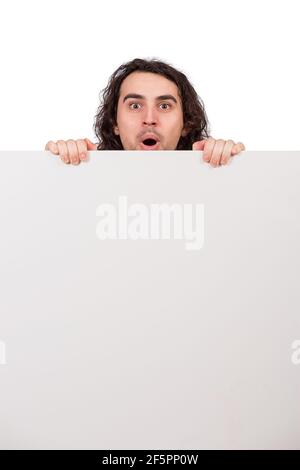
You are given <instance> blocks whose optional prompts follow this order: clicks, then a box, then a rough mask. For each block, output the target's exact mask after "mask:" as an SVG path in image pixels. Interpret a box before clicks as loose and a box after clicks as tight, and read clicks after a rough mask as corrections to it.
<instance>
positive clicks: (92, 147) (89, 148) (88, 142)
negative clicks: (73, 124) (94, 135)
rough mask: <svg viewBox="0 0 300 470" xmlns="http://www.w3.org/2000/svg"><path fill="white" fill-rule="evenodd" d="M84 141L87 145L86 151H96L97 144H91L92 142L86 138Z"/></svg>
mask: <svg viewBox="0 0 300 470" xmlns="http://www.w3.org/2000/svg"><path fill="white" fill-rule="evenodd" d="M84 141H85V142H86V144H87V149H88V150H97V144H93V142H91V141H90V139H88V138H86V139H84Z"/></svg>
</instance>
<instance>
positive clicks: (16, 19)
mask: <svg viewBox="0 0 300 470" xmlns="http://www.w3.org/2000/svg"><path fill="white" fill-rule="evenodd" d="M298 4H299V2H298V1H297V0H285V1H277V0H272V1H271V0H260V1H255V0H251V1H249V0H247V1H240V0H230V1H216V0H210V1H205V2H204V1H201V0H188V1H186V2H178V3H176V2H175V1H174V0H172V1H171V0H164V1H161V0H152V1H151V2H148V1H147V2H142V1H138V0H129V1H126V2H125V1H118V0H117V1H114V2H109V3H108V2H100V1H99V0H97V1H96V0H85V1H82V0H81V1H77V0H72V1H66V0H59V1H58V0H51V1H49V0H48V1H42V2H40V1H37V0H27V1H26V2H23V1H21V0H9V1H1V6H0V18H1V26H0V44H1V46H0V47H1V87H0V103H1V105H0V128H1V132H0V149H1V150H43V149H44V147H45V144H46V142H47V141H48V140H58V139H71V138H74V139H77V138H82V137H89V138H90V139H91V140H93V141H95V136H94V133H93V122H94V116H95V114H96V111H97V107H98V104H99V94H100V91H101V90H102V89H103V88H104V87H105V86H106V84H107V81H108V79H109V77H110V75H111V74H112V73H113V71H114V70H115V69H116V68H118V67H119V66H120V65H121V63H124V62H127V61H128V60H132V59H134V58H136V57H140V58H153V57H155V58H159V59H161V60H163V61H166V62H168V63H170V64H171V65H173V66H175V67H176V68H178V69H180V70H181V71H183V72H184V73H185V74H186V75H187V76H188V78H189V79H190V80H191V82H192V84H193V85H194V87H195V89H196V91H197V93H198V94H199V96H201V98H202V99H203V101H204V104H205V107H206V111H207V114H208V119H209V121H210V124H211V134H212V136H213V137H215V138H223V139H230V138H231V139H233V140H236V141H238V140H239V141H242V142H244V144H245V145H246V149H247V150H297V149H299V143H298V139H297V135H298V134H299V119H298V109H299V105H300V93H299V83H300V72H299V54H298V52H299V51H298V50H297V44H298V45H299V43H300V30H299V15H298V13H297V7H298V6H299V5H298Z"/></svg>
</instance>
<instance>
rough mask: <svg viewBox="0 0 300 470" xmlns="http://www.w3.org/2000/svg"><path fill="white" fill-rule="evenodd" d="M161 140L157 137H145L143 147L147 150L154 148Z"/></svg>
mask: <svg viewBox="0 0 300 470" xmlns="http://www.w3.org/2000/svg"><path fill="white" fill-rule="evenodd" d="M158 144H159V142H158V141H157V140H155V139H150V138H149V139H145V140H143V142H142V147H143V148H144V149H145V150H152V149H154V148H156V147H157V146H158Z"/></svg>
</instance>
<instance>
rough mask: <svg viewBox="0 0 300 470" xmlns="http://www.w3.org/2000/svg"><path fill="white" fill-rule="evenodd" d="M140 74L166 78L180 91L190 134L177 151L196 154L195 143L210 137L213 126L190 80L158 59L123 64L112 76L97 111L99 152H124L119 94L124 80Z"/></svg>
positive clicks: (135, 60) (179, 143)
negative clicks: (119, 131) (118, 127)
mask: <svg viewBox="0 0 300 470" xmlns="http://www.w3.org/2000/svg"><path fill="white" fill-rule="evenodd" d="M137 70H138V71H142V72H151V73H157V74H159V75H162V76H163V77H166V78H167V79H168V80H171V81H172V82H174V83H175V84H176V85H177V87H178V92H179V96H180V98H181V102H182V109H183V122H184V127H185V128H186V129H188V134H187V135H186V136H185V137H182V136H181V137H180V139H179V141H178V144H177V147H176V150H192V146H193V143H194V142H196V141H198V140H202V139H204V138H207V137H209V133H208V126H209V122H208V119H207V116H206V112H205V108H204V104H203V102H202V100H201V98H200V97H199V96H198V95H197V93H196V91H195V89H194V88H193V86H192V85H191V83H190V82H189V80H188V79H187V77H186V76H185V75H184V74H183V73H182V72H180V71H178V70H176V69H175V68H174V67H172V66H171V65H169V64H167V63H165V62H161V61H160V60H158V59H151V60H144V59H134V60H132V61H130V62H127V63H125V64H122V65H121V66H120V67H119V68H118V69H117V70H116V71H115V72H114V73H113V74H112V75H111V77H110V79H109V82H108V84H107V86H106V88H104V90H102V93H103V95H102V103H101V104H100V106H99V108H98V110H97V114H96V116H95V122H94V131H95V134H96V136H97V138H98V139H99V144H98V146H97V150H123V146H122V142H121V139H120V136H119V135H116V134H115V133H114V126H116V125H117V106H118V100H119V93H120V88H121V84H122V82H123V80H124V79H125V78H126V77H127V76H128V75H129V74H131V73H132V72H135V71H137Z"/></svg>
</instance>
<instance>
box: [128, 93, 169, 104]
mask: <svg viewBox="0 0 300 470" xmlns="http://www.w3.org/2000/svg"><path fill="white" fill-rule="evenodd" d="M129 98H135V99H137V100H145V99H146V97H145V96H143V95H138V94H136V93H129V94H128V95H126V96H125V97H124V99H123V103H124V102H125V101H126V100H127V99H129ZM155 99H156V101H160V100H172V101H174V103H176V104H177V100H176V98H175V97H174V96H173V95H160V96H157V97H156V98H155Z"/></svg>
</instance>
